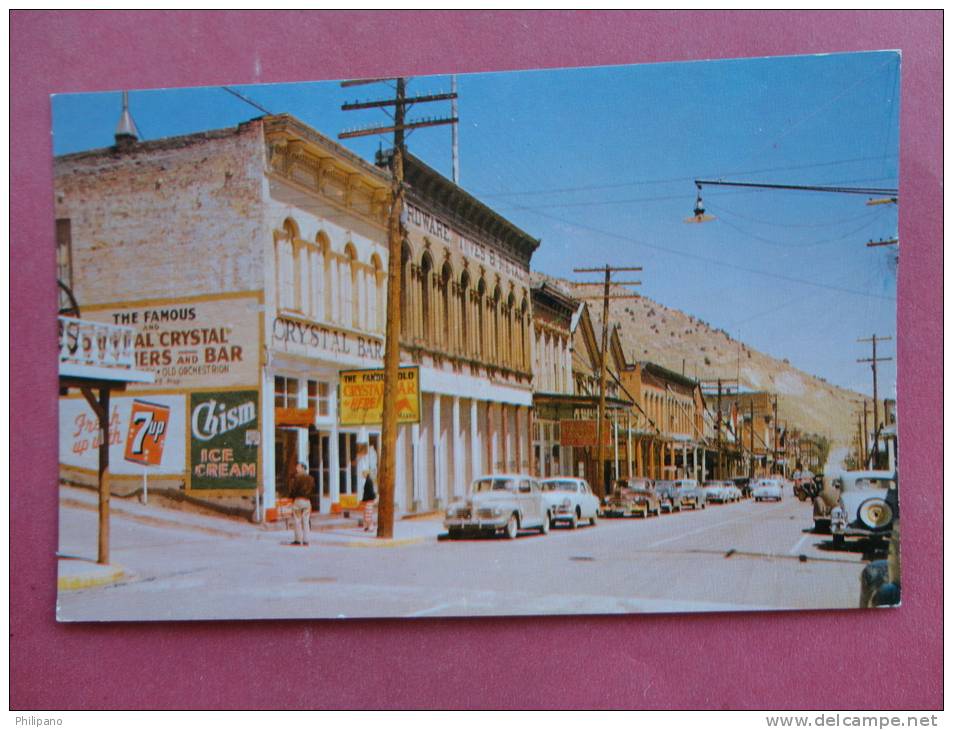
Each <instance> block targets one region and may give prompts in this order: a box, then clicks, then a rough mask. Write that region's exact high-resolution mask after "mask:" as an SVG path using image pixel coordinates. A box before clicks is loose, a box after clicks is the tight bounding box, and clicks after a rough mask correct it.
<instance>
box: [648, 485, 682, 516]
mask: <svg viewBox="0 0 953 730" xmlns="http://www.w3.org/2000/svg"><path fill="white" fill-rule="evenodd" d="M655 494H656V496H657V497H658V499H659V505H660V506H661V508H662V509H663V510H665V511H666V512H668V513H672V512H681V511H682V501H681V499H680V498H679V496H678V485H677V483H676V482H674V481H671V480H667V479H663V480H662V481H658V482H655Z"/></svg>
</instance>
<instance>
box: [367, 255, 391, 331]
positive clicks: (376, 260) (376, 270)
mask: <svg viewBox="0 0 953 730" xmlns="http://www.w3.org/2000/svg"><path fill="white" fill-rule="evenodd" d="M371 268H372V270H373V273H372V280H371V291H370V295H369V297H368V302H367V303H368V306H369V307H370V314H369V316H368V319H367V321H368V324H369V325H370V329H372V330H373V331H375V332H383V331H384V313H385V312H386V311H387V305H386V304H385V302H384V277H385V274H384V266H383V264H382V263H381V257H380V256H378V255H377V254H376V253H375V254H374V255H373V256H371Z"/></svg>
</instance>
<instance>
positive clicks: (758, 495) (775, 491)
mask: <svg viewBox="0 0 953 730" xmlns="http://www.w3.org/2000/svg"><path fill="white" fill-rule="evenodd" d="M752 496H754V501H755V502H763V501H764V500H766V499H771V500H775V501H777V502H780V501H781V500H782V499H783V492H782V487H781V481H780V480H779V479H759V480H758V481H757V483H756V484H755V485H754V490H753V491H752Z"/></svg>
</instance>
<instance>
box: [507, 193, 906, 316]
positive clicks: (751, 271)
mask: <svg viewBox="0 0 953 730" xmlns="http://www.w3.org/2000/svg"><path fill="white" fill-rule="evenodd" d="M514 207H515V208H517V209H519V210H527V211H529V212H530V213H534V214H536V215H539V216H542V217H544V218H549V219H551V220H554V221H557V222H559V223H563V224H565V225H568V226H572V227H574V228H578V229H580V230H583V231H589V232H590V233H597V234H599V235H602V236H607V237H608V238H614V239H617V240H620V241H625V242H626V243H634V244H636V245H638V246H645V247H646V248H650V249H653V250H656V251H664V252H665V253H669V254H673V255H675V256H681V257H683V258H687V259H692V260H694V261H702V262H704V263H707V264H712V265H714V266H721V267H723V268H727V269H735V270H736V271H744V272H746V273H748V274H756V275H758V276H767V277H769V278H772V279H779V280H781V281H787V282H791V283H793V284H805V285H806V286H813V287H816V288H819V289H829V290H830V291H838V292H841V293H844V294H853V295H855V296H863V297H873V298H875V299H885V300H887V301H896V297H890V296H884V295H881V294H872V293H870V292H866V291H858V290H856V289H847V288H846V287H838V286H833V285H830V284H821V283H819V282H816V281H810V280H808V279H799V278H797V277H793V276H785V275H784V274H776V273H773V272H770V271H762V270H760V269H753V268H750V267H748V266H739V265H738V264H731V263H728V262H727V261H722V260H721V259H714V258H709V257H707V256H699V255H698V254H691V253H686V252H685V251H679V250H678V249H674V248H668V247H666V246H659V245H658V244H652V243H646V242H645V241H640V240H639V239H637V238H632V237H631V236H623V235H622V234H620V233H614V232H612V231H606V230H603V229H601V228H596V227H595V226H589V225H586V224H584V223H577V222H575V221H571V220H567V219H566V218H561V217H560V216H556V215H551V214H549V213H544V212H542V211H539V210H533V209H532V208H528V207H525V206H518V205H517V206H514Z"/></svg>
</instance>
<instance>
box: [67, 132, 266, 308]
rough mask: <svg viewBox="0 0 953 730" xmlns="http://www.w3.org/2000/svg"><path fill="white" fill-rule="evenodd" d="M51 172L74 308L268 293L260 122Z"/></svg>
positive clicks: (80, 157)
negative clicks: (67, 243)
mask: <svg viewBox="0 0 953 730" xmlns="http://www.w3.org/2000/svg"><path fill="white" fill-rule="evenodd" d="M54 174H55V184H54V187H55V209H56V217H57V218H69V219H70V226H71V238H72V270H73V291H74V294H75V295H76V298H77V300H78V302H79V304H80V307H82V306H84V305H93V304H102V303H109V302H119V301H131V300H141V299H150V298H174V297H180V296H190V295H197V294H214V293H218V292H234V291H251V290H258V289H261V288H262V287H263V286H264V273H263V269H264V266H263V258H264V250H265V249H264V245H263V240H264V239H263V235H264V229H263V226H264V215H263V202H262V190H263V185H264V177H263V176H264V150H263V138H262V130H261V124H260V122H250V123H248V124H247V125H243V126H241V127H239V128H237V129H231V130H221V131H217V132H208V133H203V134H195V135H189V136H186V137H179V138H171V139H166V140H160V141H156V142H145V143H142V144H139V145H137V146H136V147H134V148H133V149H132V150H130V151H127V152H117V151H116V150H113V149H106V150H97V151H93V152H88V153H79V154H75V155H67V156H63V157H60V158H57V160H56V161H55V170H54ZM269 235H270V234H269Z"/></svg>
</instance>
